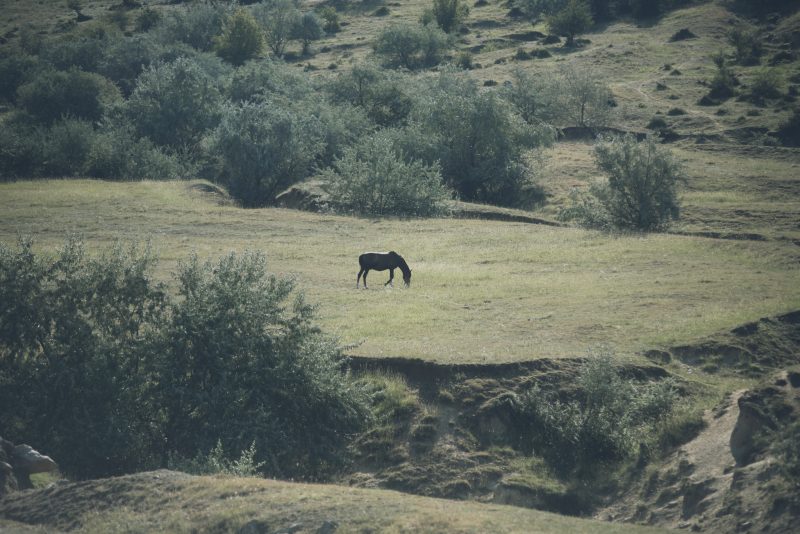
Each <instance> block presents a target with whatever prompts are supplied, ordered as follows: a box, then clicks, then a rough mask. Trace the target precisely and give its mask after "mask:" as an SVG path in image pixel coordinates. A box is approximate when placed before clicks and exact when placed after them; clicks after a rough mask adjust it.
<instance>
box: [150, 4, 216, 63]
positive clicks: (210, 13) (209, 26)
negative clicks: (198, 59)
mask: <svg viewBox="0 0 800 534" xmlns="http://www.w3.org/2000/svg"><path fill="white" fill-rule="evenodd" d="M231 9H232V8H231V7H230V6H229V5H226V3H225V2H215V1H213V0H201V1H199V2H192V4H191V5H186V6H180V8H178V9H175V10H170V11H169V12H168V13H167V15H165V16H164V17H163V18H162V20H161V21H160V22H159V23H158V24H157V25H156V26H155V27H154V28H153V30H151V31H152V32H153V33H154V34H155V35H156V37H157V39H159V40H160V41H161V42H162V43H186V44H187V45H189V46H191V47H193V48H196V49H197V50H201V51H203V52H210V51H211V49H212V48H213V46H214V37H216V36H217V35H219V34H220V33H222V27H223V26H224V24H225V21H226V20H227V18H228V15H229V14H230V12H231Z"/></svg>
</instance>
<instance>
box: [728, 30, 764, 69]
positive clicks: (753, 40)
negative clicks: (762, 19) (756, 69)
mask: <svg viewBox="0 0 800 534" xmlns="http://www.w3.org/2000/svg"><path fill="white" fill-rule="evenodd" d="M727 37H728V42H729V43H730V44H731V45H733V47H734V48H735V49H736V52H735V56H736V61H737V62H738V63H739V65H758V64H759V62H760V58H761V54H762V53H763V52H764V45H763V43H762V42H761V39H760V38H759V36H758V31H757V30H755V29H750V28H747V27H745V26H736V27H734V28H732V29H731V30H729V31H728V35H727Z"/></svg>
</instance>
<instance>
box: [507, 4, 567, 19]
mask: <svg viewBox="0 0 800 534" xmlns="http://www.w3.org/2000/svg"><path fill="white" fill-rule="evenodd" d="M566 3H567V1H566V0H514V1H513V5H514V7H516V8H517V9H519V10H520V11H521V12H522V13H523V14H524V15H525V17H526V18H528V20H531V21H535V20H536V19H538V18H539V17H541V16H543V15H553V14H555V13H556V12H558V11H560V10H562V9H563V8H564V6H565V5H566Z"/></svg>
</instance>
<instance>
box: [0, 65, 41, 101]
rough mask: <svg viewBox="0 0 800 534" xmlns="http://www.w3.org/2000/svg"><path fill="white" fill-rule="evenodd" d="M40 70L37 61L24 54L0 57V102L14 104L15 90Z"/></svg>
mask: <svg viewBox="0 0 800 534" xmlns="http://www.w3.org/2000/svg"><path fill="white" fill-rule="evenodd" d="M40 68H41V64H40V63H39V60H38V59H37V58H36V57H34V56H29V55H27V54H24V53H20V54H13V53H12V54H8V55H3V56H2V57H0V101H3V100H4V101H6V102H12V103H13V102H15V101H16V99H17V89H18V88H19V86H20V85H22V84H24V83H25V82H28V81H30V80H31V78H33V77H34V76H35V75H36V72H37V71H38V70H39V69H40Z"/></svg>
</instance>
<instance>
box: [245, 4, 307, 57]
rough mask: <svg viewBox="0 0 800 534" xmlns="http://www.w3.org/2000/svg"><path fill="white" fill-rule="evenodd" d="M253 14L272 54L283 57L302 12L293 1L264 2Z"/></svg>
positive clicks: (256, 7)
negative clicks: (262, 30) (262, 29)
mask: <svg viewBox="0 0 800 534" xmlns="http://www.w3.org/2000/svg"><path fill="white" fill-rule="evenodd" d="M253 13H254V15H255V17H256V20H258V22H259V24H261V27H262V28H264V34H265V35H266V37H267V45H268V46H269V47H270V49H271V50H272V53H273V54H275V55H276V56H278V57H283V53H284V51H285V50H286V44H287V43H288V42H289V40H290V39H292V32H293V31H294V28H295V27H296V26H297V23H298V21H299V20H300V17H301V15H300V10H299V9H297V4H296V3H295V2H293V1H292V0H275V1H274V2H262V3H261V4H259V5H257V6H255V9H254V10H253Z"/></svg>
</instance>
